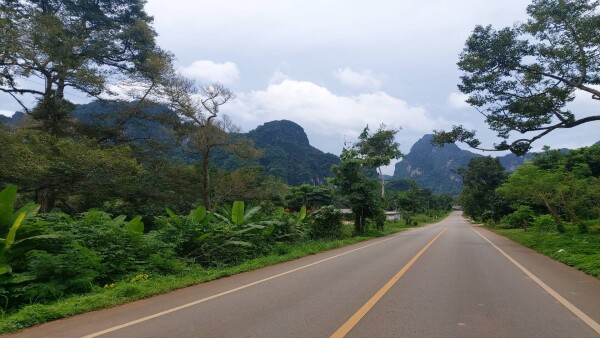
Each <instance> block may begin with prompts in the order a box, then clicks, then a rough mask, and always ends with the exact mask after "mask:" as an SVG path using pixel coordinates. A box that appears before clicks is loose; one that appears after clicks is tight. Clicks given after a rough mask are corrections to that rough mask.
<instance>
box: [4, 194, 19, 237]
mask: <svg viewBox="0 0 600 338" xmlns="http://www.w3.org/2000/svg"><path fill="white" fill-rule="evenodd" d="M16 197H17V186H15V185H12V184H11V185H8V186H7V187H6V188H4V190H2V191H0V231H1V230H4V229H8V227H9V226H11V224H12V223H13V221H11V219H12V216H13V212H14V207H13V205H14V203H15V198H16ZM3 233H4V231H3V232H2V234H3Z"/></svg>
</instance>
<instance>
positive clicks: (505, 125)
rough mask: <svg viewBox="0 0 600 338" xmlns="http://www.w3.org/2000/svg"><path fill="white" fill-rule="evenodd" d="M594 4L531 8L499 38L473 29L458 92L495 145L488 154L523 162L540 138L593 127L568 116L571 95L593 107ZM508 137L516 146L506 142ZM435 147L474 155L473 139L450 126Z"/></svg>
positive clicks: (598, 77) (596, 63)
mask: <svg viewBox="0 0 600 338" xmlns="http://www.w3.org/2000/svg"><path fill="white" fill-rule="evenodd" d="M599 5H600V2H599V1H597V0H534V1H533V2H532V3H531V4H530V5H529V6H528V7H527V14H528V16H529V18H528V20H527V22H525V23H522V24H517V25H515V26H513V27H507V28H503V29H500V30H496V29H493V28H492V27H491V26H485V27H484V26H477V27H475V29H474V31H473V33H472V35H471V36H470V37H469V38H468V40H467V42H466V46H465V48H464V50H463V51H462V53H461V54H460V60H459V62H458V66H459V67H460V69H461V70H462V71H463V72H464V73H463V75H462V77H461V80H462V82H461V84H460V85H459V86H458V88H459V90H460V91H461V92H463V93H465V94H468V95H469V98H468V100H467V102H468V103H469V104H471V105H472V106H473V107H475V108H476V109H477V110H478V111H479V112H480V113H481V114H483V115H484V116H485V121H486V123H487V124H488V125H489V127H490V129H492V130H493V131H495V132H497V135H498V136H499V137H500V138H501V139H503V140H502V142H501V143H499V144H495V145H494V147H493V149H492V150H510V151H512V152H514V153H516V154H524V153H526V152H527V151H528V150H529V149H531V144H532V143H533V142H534V141H536V140H537V139H539V138H541V137H544V136H545V135H547V134H548V133H550V132H552V131H554V130H557V129H565V128H573V127H576V126H579V125H581V124H584V123H588V122H593V121H600V115H599V114H595V115H594V113H593V112H584V111H578V112H574V111H572V110H571V109H570V107H569V103H570V102H572V101H573V100H574V98H575V97H576V96H578V95H581V96H584V95H588V96H590V97H591V98H592V99H594V100H599V101H600V89H599V88H598V87H597V86H598V85H600V11H599ZM514 132H517V133H520V134H521V136H520V138H516V139H515V138H511V136H512V135H511V134H513V133H514ZM435 141H437V142H438V143H449V142H454V141H461V142H465V143H467V144H468V145H470V146H471V147H474V148H478V149H481V142H480V141H479V140H478V139H477V138H476V135H475V132H474V131H469V130H466V129H464V128H463V127H462V126H454V128H453V130H452V131H450V132H436V138H435Z"/></svg>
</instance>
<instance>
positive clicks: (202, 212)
mask: <svg viewBox="0 0 600 338" xmlns="http://www.w3.org/2000/svg"><path fill="white" fill-rule="evenodd" d="M189 217H190V219H191V220H192V221H194V222H195V223H199V222H201V221H202V220H204V218H205V217H206V207H205V206H203V205H200V206H199V207H197V208H196V209H194V210H192V211H190V216H189Z"/></svg>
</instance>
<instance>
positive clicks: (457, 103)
mask: <svg viewBox="0 0 600 338" xmlns="http://www.w3.org/2000/svg"><path fill="white" fill-rule="evenodd" d="M468 98H469V95H467V94H461V93H450V95H448V99H447V100H446V102H447V103H448V104H449V105H450V107H452V108H455V109H462V108H468V107H470V106H471V105H469V104H468V103H467V102H466V100H467V99H468Z"/></svg>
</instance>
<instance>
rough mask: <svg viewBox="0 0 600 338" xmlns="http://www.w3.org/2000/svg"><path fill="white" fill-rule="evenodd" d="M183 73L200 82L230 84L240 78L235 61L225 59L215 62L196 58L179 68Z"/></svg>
mask: <svg viewBox="0 0 600 338" xmlns="http://www.w3.org/2000/svg"><path fill="white" fill-rule="evenodd" d="M180 71H181V73H182V74H183V75H185V76H188V77H190V78H193V79H197V80H200V81H202V82H208V83H212V82H219V83H222V84H224V85H232V84H234V83H236V82H237V81H238V80H239V79H240V71H239V70H238V67H237V65H236V64H235V63H233V62H230V61H227V62H224V63H216V62H213V61H210V60H198V61H194V62H192V64H191V65H189V66H187V67H182V68H180Z"/></svg>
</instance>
